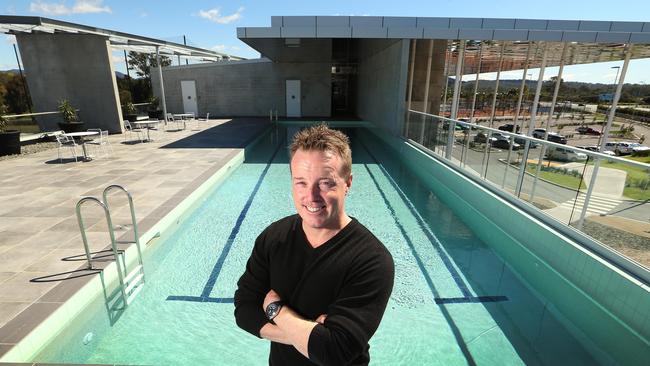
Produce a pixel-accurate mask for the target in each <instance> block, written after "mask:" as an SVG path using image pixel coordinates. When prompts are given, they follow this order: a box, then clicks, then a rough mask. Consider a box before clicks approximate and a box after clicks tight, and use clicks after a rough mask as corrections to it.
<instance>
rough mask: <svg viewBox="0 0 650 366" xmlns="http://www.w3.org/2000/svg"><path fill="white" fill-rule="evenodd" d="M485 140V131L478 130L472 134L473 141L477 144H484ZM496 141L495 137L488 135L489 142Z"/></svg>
mask: <svg viewBox="0 0 650 366" xmlns="http://www.w3.org/2000/svg"><path fill="white" fill-rule="evenodd" d="M486 141H487V135H486V134H485V132H479V133H477V134H476V136H474V142H476V143H478V144H484V143H485V142H486ZM494 141H496V137H494V136H490V143H492V142H494Z"/></svg>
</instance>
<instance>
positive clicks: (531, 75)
mask: <svg viewBox="0 0 650 366" xmlns="http://www.w3.org/2000/svg"><path fill="white" fill-rule="evenodd" d="M526 76H528V78H526V97H525V98H524V100H525V101H526V103H528V117H529V118H532V117H531V115H530V111H532V110H533V109H532V106H531V103H529V102H528V92H529V91H530V88H529V87H528V80H530V79H532V77H533V74H526ZM525 120H526V117H524V121H525Z"/></svg>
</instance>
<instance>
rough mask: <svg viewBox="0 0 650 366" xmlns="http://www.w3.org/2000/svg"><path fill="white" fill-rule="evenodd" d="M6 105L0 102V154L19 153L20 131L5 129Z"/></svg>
mask: <svg viewBox="0 0 650 366" xmlns="http://www.w3.org/2000/svg"><path fill="white" fill-rule="evenodd" d="M5 114H7V106H6V105H4V104H0V156H3V155H14V154H20V131H18V130H8V129H7V118H6V117H5V116H4V115H5Z"/></svg>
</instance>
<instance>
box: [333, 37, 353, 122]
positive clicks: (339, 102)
mask: <svg viewBox="0 0 650 366" xmlns="http://www.w3.org/2000/svg"><path fill="white" fill-rule="evenodd" d="M355 50H356V48H355V47H354V40H351V39H334V40H332V117H339V118H344V117H350V118H356V91H357V84H356V81H357V80H356V76H357V60H356V52H355Z"/></svg>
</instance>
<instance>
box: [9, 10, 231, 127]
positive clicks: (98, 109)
mask: <svg viewBox="0 0 650 366" xmlns="http://www.w3.org/2000/svg"><path fill="white" fill-rule="evenodd" d="M0 32H2V33H6V34H13V35H15V36H16V39H17V41H18V46H19V48H20V51H21V56H22V59H23V63H24V66H25V69H26V71H27V82H28V85H29V87H30V91H31V97H32V103H33V104H34V107H35V110H36V111H39V112H46V111H52V110H55V109H56V105H57V103H58V101H59V100H60V99H69V100H70V101H71V102H72V103H73V105H75V107H77V108H79V109H80V110H81V111H82V112H83V113H85V114H86V116H85V117H84V118H86V119H87V120H86V123H87V127H99V128H102V129H108V130H110V131H111V132H121V131H122V128H123V126H121V123H122V122H121V121H122V112H121V108H120V102H119V95H118V92H117V85H116V83H115V81H114V68H113V65H112V60H111V57H110V51H111V50H114V49H117V50H125V51H135V52H140V53H147V54H155V55H156V57H157V61H158V65H160V55H164V56H178V57H182V58H185V59H193V60H198V61H206V62H218V61H222V60H234V61H236V60H242V59H243V58H241V57H238V56H233V55H229V54H225V53H221V52H216V51H212V50H207V49H203V48H199V47H194V46H187V45H184V44H179V43H174V42H169V41H164V40H160V39H154V38H149V37H144V36H139V35H134V34H129V33H124V32H118V31H113V30H108V29H102V28H95V27H91V26H86V25H81V24H75V23H70V22H64V21H60V20H55V19H49V18H42V17H32V16H10V15H0ZM158 74H159V76H160V77H162V71H161V68H160V67H158ZM62 79H63V80H62ZM93 84H95V85H93ZM161 85H162V84H161ZM161 95H162V98H161V99H162V107H163V112H164V113H165V114H166V113H167V104H166V100H165V97H164V95H165V93H164V90H161ZM91 113H92V114H93V116H92V119H89V118H90V117H89V115H90V114H91ZM39 125H40V127H41V129H43V130H48V129H52V128H55V127H54V126H55V122H54V120H53V119H50V120H49V121H48V119H47V118H41V119H40V120H39Z"/></svg>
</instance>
